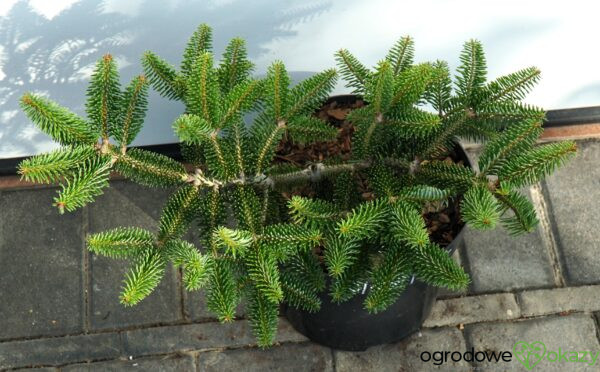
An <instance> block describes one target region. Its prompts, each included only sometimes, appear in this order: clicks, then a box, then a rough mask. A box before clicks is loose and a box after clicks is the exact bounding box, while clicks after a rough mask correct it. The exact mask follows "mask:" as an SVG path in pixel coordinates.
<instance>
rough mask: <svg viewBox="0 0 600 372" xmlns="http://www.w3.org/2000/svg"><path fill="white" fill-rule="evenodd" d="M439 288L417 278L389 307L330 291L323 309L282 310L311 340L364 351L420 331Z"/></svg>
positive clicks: (460, 236)
mask: <svg viewBox="0 0 600 372" xmlns="http://www.w3.org/2000/svg"><path fill="white" fill-rule="evenodd" d="M356 99H357V97H356V96H350V95H349V96H337V97H331V98H330V99H329V100H328V102H331V101H332V100H336V101H338V102H340V101H343V102H350V103H351V102H353V101H354V100H356ZM455 151H456V153H457V155H458V157H459V158H460V159H462V160H463V162H464V164H465V165H467V166H470V165H471V164H470V162H469V159H468V158H467V156H466V154H465V152H464V150H463V149H462V148H461V147H460V146H459V145H457V146H456V149H455ZM463 231H464V229H461V231H460V232H459V233H458V234H457V236H456V237H455V238H454V240H453V241H452V242H451V243H450V245H448V246H447V247H446V248H445V249H446V251H447V252H448V254H449V255H451V254H452V253H454V251H455V250H456V248H457V247H458V246H459V245H460V244H461V243H462V240H463ZM437 292H438V288H437V287H433V286H430V285H427V284H425V283H423V282H422V281H420V280H418V279H414V280H413V281H412V282H411V284H409V285H408V287H407V289H406V291H405V292H404V293H403V294H402V295H401V296H400V298H399V299H398V300H397V301H396V302H395V303H394V304H393V305H391V306H390V307H389V308H388V309H387V310H385V311H383V312H380V313H377V314H369V313H368V312H367V311H366V310H365V309H364V305H363V303H364V300H365V298H366V296H367V294H366V293H365V294H359V295H356V296H354V297H353V298H352V299H350V300H349V301H347V302H344V303H341V304H335V303H332V302H331V298H330V296H329V294H328V293H327V291H325V292H324V293H322V294H321V295H320V298H321V302H322V304H321V309H320V311H318V312H316V313H309V312H306V311H303V310H298V309H295V308H292V307H289V306H284V307H283V312H284V314H285V316H286V318H287V319H288V320H289V322H290V323H291V324H292V326H293V327H294V328H295V329H296V330H297V331H298V332H300V333H302V334H303V335H305V336H306V337H308V338H309V339H310V340H312V341H314V342H316V343H319V344H321V345H325V346H328V347H332V348H334V349H339V350H351V351H361V350H365V349H367V348H368V347H370V346H374V345H380V344H387V343H393V342H398V341H400V340H402V339H404V338H405V337H407V336H410V335H411V334H413V333H414V332H416V331H418V330H419V329H420V328H421V326H422V324H423V322H424V321H425V319H426V318H427V316H429V313H430V312H431V308H432V307H433V304H434V302H435V299H436V296H437Z"/></svg>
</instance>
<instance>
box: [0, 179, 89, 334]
mask: <svg viewBox="0 0 600 372" xmlns="http://www.w3.org/2000/svg"><path fill="white" fill-rule="evenodd" d="M55 195H56V189H49V188H46V189H37V190H19V191H4V192H1V193H0V296H1V297H2V300H0V314H1V316H0V340H1V339H12V338H21V337H35V336H50V335H61V334H68V333H75V332H80V331H81V330H82V329H83V328H82V327H83V285H82V279H83V277H82V271H81V270H82V261H83V260H82V253H83V244H84V243H83V236H82V214H81V212H73V213H65V215H62V216H61V215H59V213H58V210H57V209H56V207H53V206H52V203H53V198H54V196H55Z"/></svg>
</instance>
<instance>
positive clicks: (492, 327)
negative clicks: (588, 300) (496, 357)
mask: <svg viewBox="0 0 600 372" xmlns="http://www.w3.org/2000/svg"><path fill="white" fill-rule="evenodd" d="M465 337H466V338H467V345H468V347H469V348H470V347H473V348H474V350H475V352H477V351H488V352H491V351H496V352H499V351H510V352H511V353H513V357H512V360H511V361H510V362H495V361H492V362H488V361H484V362H475V365H476V366H477V367H481V368H482V369H483V370H487V369H488V368H489V369H490V370H491V369H492V368H494V369H500V370H506V371H523V370H524V365H523V364H521V362H519V359H518V358H517V356H518V355H515V353H514V350H513V347H514V346H515V345H516V344H517V343H518V342H524V343H527V344H529V345H531V346H530V347H531V348H533V347H534V346H535V345H533V343H535V342H541V343H542V344H543V347H542V349H541V354H542V357H541V358H535V356H534V355H530V356H529V359H527V360H529V362H530V363H535V362H536V361H538V360H539V364H536V365H535V368H536V369H535V370H539V371H598V369H599V364H598V363H600V357H599V358H598V359H597V360H596V362H595V364H594V365H588V364H587V363H573V362H564V361H554V362H552V361H551V360H553V359H554V358H556V357H557V354H555V353H560V354H563V355H564V353H565V352H572V351H592V352H593V353H599V352H600V344H598V339H597V338H596V328H595V325H594V321H593V319H592V317H591V316H590V315H584V314H573V315H569V316H562V317H561V316H556V317H546V318H536V319H531V320H525V321H518V322H500V323H480V324H473V325H468V326H466V327H465ZM522 345H523V344H522ZM539 346H541V345H539ZM544 349H545V351H544ZM516 350H521V349H519V348H518V345H517V349H516ZM529 350H532V349H529ZM570 356H571V355H570V354H567V358H568V357H570ZM548 357H549V358H550V360H548V359H547V358H548ZM558 357H559V358H560V356H558ZM582 357H583V355H582ZM519 358H523V359H524V357H519ZM523 359H521V360H523ZM587 360H588V361H589V363H590V364H591V363H592V362H591V359H590V357H589V355H588V356H587ZM530 366H531V364H530Z"/></svg>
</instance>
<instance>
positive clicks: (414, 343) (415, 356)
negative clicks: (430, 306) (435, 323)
mask: <svg viewBox="0 0 600 372" xmlns="http://www.w3.org/2000/svg"><path fill="white" fill-rule="evenodd" d="M435 351H457V352H460V353H463V352H465V351H466V344H465V340H464V338H463V336H462V333H461V332H460V331H459V330H458V329H456V328H454V327H452V328H436V329H426V330H423V331H422V332H421V333H416V334H414V335H412V336H410V337H409V338H407V339H406V340H404V341H401V342H398V343H396V344H388V345H381V346H374V347H371V348H369V349H367V350H366V351H360V352H350V351H339V350H336V351H334V358H335V366H336V371H338V372H371V371H378V372H387V371H390V372H391V371H406V372H413V371H414V372H417V371H432V370H446V371H448V370H452V371H457V370H470V366H469V363H467V362H465V361H463V360H461V361H459V362H453V361H452V360H449V361H448V362H447V363H441V364H439V365H436V364H435V363H436V362H435V361H434V360H430V361H428V362H425V361H423V360H422V359H421V355H422V353H424V352H429V353H433V352H435ZM423 358H425V359H426V360H427V354H423Z"/></svg>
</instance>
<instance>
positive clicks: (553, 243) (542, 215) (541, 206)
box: [530, 183, 565, 287]
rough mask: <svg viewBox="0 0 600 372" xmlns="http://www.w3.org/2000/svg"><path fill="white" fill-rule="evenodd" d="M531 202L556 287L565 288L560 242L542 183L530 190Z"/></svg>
mask: <svg viewBox="0 0 600 372" xmlns="http://www.w3.org/2000/svg"><path fill="white" fill-rule="evenodd" d="M530 195H531V200H532V202H533V206H534V208H535V211H536V214H537V216H538V219H539V221H540V224H539V229H540V230H541V231H540V236H541V238H542V241H543V243H544V245H545V247H546V251H547V252H548V257H549V259H550V263H551V265H552V274H553V277H554V285H556V286H557V287H564V286H565V278H564V275H563V268H562V264H561V262H560V254H559V250H558V242H557V239H556V236H555V234H554V230H553V228H552V224H551V222H550V215H551V210H550V208H549V205H548V203H547V202H546V198H545V197H544V193H543V190H542V186H541V184H540V183H536V184H535V185H533V186H531V188H530Z"/></svg>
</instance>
